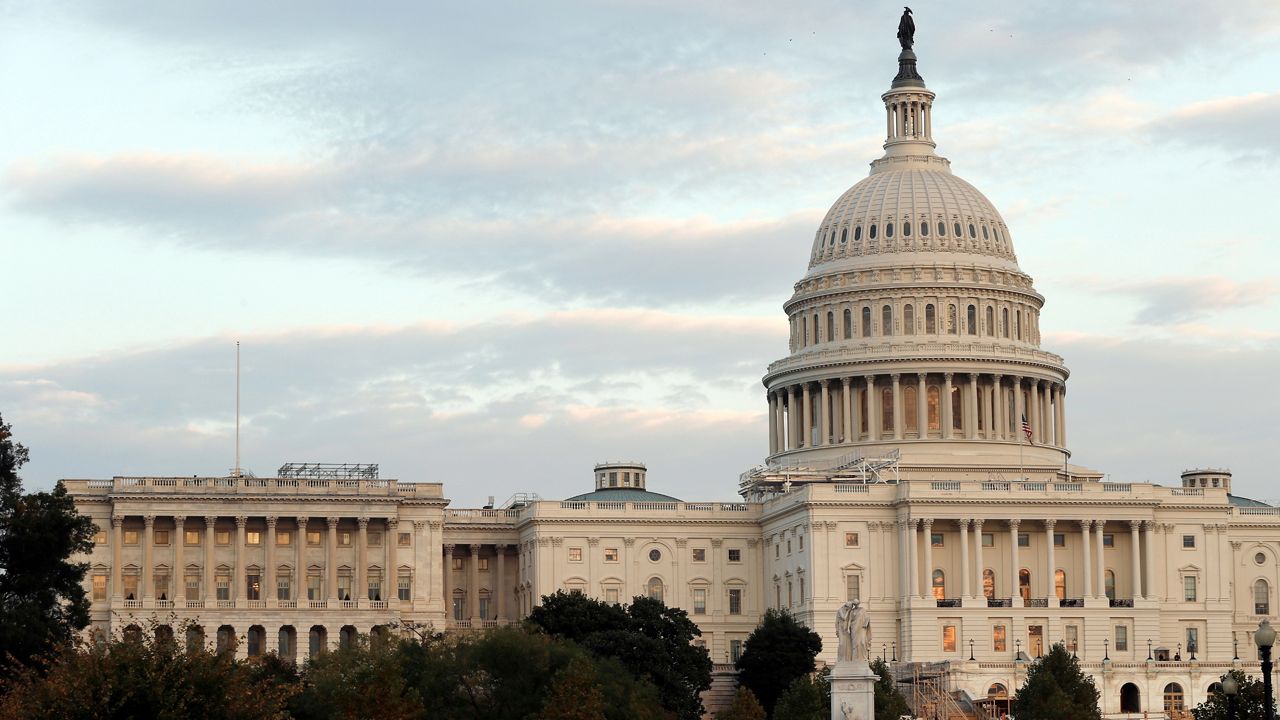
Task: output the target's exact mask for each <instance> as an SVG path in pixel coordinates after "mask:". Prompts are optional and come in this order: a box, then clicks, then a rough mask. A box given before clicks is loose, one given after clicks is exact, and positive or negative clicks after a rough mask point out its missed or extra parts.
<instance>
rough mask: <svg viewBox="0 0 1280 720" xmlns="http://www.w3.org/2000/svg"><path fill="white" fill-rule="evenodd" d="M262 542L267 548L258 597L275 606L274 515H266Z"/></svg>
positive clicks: (270, 605)
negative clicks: (265, 530)
mask: <svg viewBox="0 0 1280 720" xmlns="http://www.w3.org/2000/svg"><path fill="white" fill-rule="evenodd" d="M262 543H263V545H264V546H265V547H266V549H267V550H266V553H265V557H266V562H265V565H266V567H264V568H263V569H262V578H261V581H262V593H261V594H260V595H259V596H258V597H259V598H261V599H263V600H266V601H267V605H268V606H269V607H275V606H276V605H277V604H278V603H277V602H276V517H275V516H274V515H268V516H267V536H266V537H264V538H262ZM267 634H268V635H270V634H271V633H267Z"/></svg>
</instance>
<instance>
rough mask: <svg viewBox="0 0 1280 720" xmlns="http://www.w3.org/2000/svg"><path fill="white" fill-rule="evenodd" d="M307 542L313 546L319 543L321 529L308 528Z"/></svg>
mask: <svg viewBox="0 0 1280 720" xmlns="http://www.w3.org/2000/svg"><path fill="white" fill-rule="evenodd" d="M307 544H308V545H312V546H315V545H319V544H320V531H319V530H308V531H307Z"/></svg>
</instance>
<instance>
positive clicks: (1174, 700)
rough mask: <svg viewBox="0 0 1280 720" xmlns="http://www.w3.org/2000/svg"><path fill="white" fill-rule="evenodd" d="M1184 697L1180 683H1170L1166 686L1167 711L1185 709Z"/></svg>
mask: <svg viewBox="0 0 1280 720" xmlns="http://www.w3.org/2000/svg"><path fill="white" fill-rule="evenodd" d="M1185 709H1186V708H1185V705H1184V702H1183V697H1182V686H1181V685H1179V684H1178V683H1169V684H1168V685H1165V686H1164V711H1165V712H1182V711H1183V710H1185Z"/></svg>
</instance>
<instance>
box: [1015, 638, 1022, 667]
mask: <svg viewBox="0 0 1280 720" xmlns="http://www.w3.org/2000/svg"><path fill="white" fill-rule="evenodd" d="M1013 645H1014V647H1015V648H1017V649H1016V650H1014V653H1013V661H1014V662H1021V661H1022V638H1018V639H1017V640H1014V641H1013Z"/></svg>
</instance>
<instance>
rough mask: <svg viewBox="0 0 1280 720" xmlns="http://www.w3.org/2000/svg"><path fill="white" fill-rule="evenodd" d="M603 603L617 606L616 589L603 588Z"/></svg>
mask: <svg viewBox="0 0 1280 720" xmlns="http://www.w3.org/2000/svg"><path fill="white" fill-rule="evenodd" d="M604 601H605V602H607V603H609V604H610V605H617V604H618V588H605V589H604Z"/></svg>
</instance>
